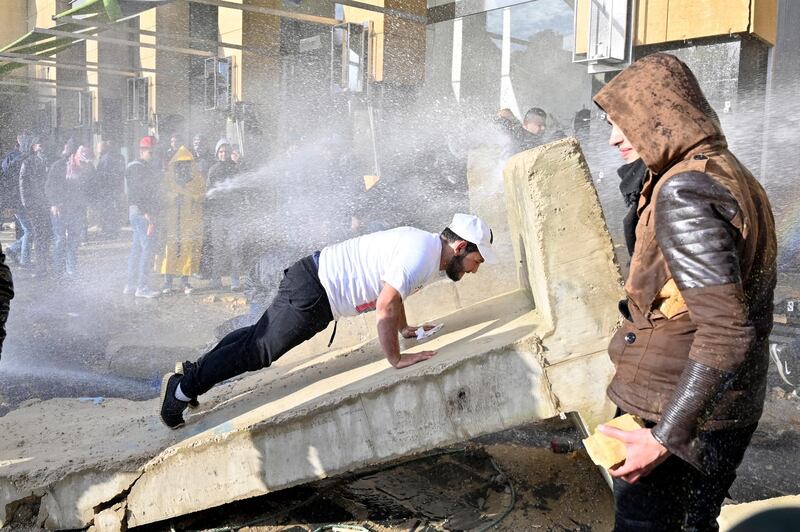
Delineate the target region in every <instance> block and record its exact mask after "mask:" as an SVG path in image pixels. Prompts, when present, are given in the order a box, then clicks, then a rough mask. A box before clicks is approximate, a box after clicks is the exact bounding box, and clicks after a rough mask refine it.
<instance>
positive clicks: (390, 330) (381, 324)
mask: <svg viewBox="0 0 800 532" xmlns="http://www.w3.org/2000/svg"><path fill="white" fill-rule="evenodd" d="M398 321H399V312H398V311H397V310H396V309H392V308H391V307H389V308H387V309H385V310H381V311H379V312H378V340H379V341H380V343H381V348H382V349H383V353H384V354H385V355H386V360H388V361H389V363H390V364H391V365H392V366H397V364H398V363H399V362H400V340H399V339H398V337H397V331H398V328H397V327H398Z"/></svg>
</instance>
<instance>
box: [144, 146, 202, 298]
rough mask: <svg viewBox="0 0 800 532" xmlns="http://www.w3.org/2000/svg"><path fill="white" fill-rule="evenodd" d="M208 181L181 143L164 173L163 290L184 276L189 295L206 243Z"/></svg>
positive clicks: (183, 285) (160, 261)
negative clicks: (178, 277)
mask: <svg viewBox="0 0 800 532" xmlns="http://www.w3.org/2000/svg"><path fill="white" fill-rule="evenodd" d="M205 193H206V184H205V178H203V174H202V173H201V172H200V167H199V166H198V164H197V161H195V160H194V157H193V156H192V152H190V151H189V150H188V149H187V148H186V147H184V146H181V147H180V148H178V151H177V152H176V153H175V155H173V157H172V159H171V160H170V161H169V166H168V168H167V171H166V173H165V175H164V185H163V191H162V198H163V205H162V212H161V216H160V219H161V220H162V221H161V231H162V234H161V242H162V243H163V247H162V248H161V253H159V257H158V261H157V263H156V264H157V266H158V270H159V273H161V274H162V275H163V276H164V286H163V287H162V290H161V291H162V293H164V294H169V293H171V292H172V291H173V287H172V281H173V279H174V277H175V276H180V277H181V287H180V290H182V291H183V292H184V293H185V294H190V293H191V291H192V287H191V285H190V284H189V276H190V275H192V274H195V273H197V272H198V271H199V268H200V248H201V246H202V244H203V203H204V198H205Z"/></svg>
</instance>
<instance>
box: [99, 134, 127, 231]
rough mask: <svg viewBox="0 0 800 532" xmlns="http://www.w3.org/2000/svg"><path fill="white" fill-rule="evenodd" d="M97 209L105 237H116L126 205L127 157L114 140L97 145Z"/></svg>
mask: <svg viewBox="0 0 800 532" xmlns="http://www.w3.org/2000/svg"><path fill="white" fill-rule="evenodd" d="M97 151H98V154H99V156H100V158H99V159H98V161H97V180H96V181H97V194H98V199H99V201H98V202H97V209H98V212H99V213H100V219H99V222H100V228H101V230H102V235H103V237H104V238H116V237H117V235H118V233H119V230H120V226H121V220H122V216H123V213H124V210H125V209H124V207H125V199H124V197H125V159H124V158H123V157H122V154H121V153H120V152H119V150H118V149H117V146H116V145H115V144H114V142H113V141H110V140H104V141H102V142H101V143H99V144H98V145H97Z"/></svg>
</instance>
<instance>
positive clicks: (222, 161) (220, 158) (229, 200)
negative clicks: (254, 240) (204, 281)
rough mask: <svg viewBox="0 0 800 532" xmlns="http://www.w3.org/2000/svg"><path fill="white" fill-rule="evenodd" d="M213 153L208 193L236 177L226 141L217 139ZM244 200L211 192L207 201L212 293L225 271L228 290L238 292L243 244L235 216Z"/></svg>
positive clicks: (228, 194)
mask: <svg viewBox="0 0 800 532" xmlns="http://www.w3.org/2000/svg"><path fill="white" fill-rule="evenodd" d="M215 153H216V156H217V162H216V163H214V165H213V166H212V167H211V168H210V169H209V170H208V179H207V182H208V188H209V190H212V189H213V188H214V187H215V186H217V185H220V184H221V183H223V182H225V181H227V180H228V179H230V178H232V177H233V176H235V175H236V174H238V173H239V167H238V166H237V164H236V163H235V162H233V161H232V160H231V145H230V143H229V142H228V141H227V139H219V141H218V142H217V149H216V152H215ZM244 200H246V196H245V195H244V194H242V193H237V192H229V191H226V192H224V193H216V194H215V193H213V192H212V194H211V195H210V196H209V197H207V198H206V204H205V209H204V213H205V218H206V220H207V221H208V223H209V224H210V233H211V247H210V252H211V287H212V288H213V289H215V290H218V289H220V288H222V280H221V279H222V275H223V272H226V271H227V273H229V274H230V277H231V290H232V291H238V290H240V289H241V285H240V284H239V275H240V274H241V273H242V241H241V232H240V231H239V227H238V224H239V223H240V222H239V220H238V217H237V216H235V213H236V212H237V211H238V210H240V209H241V206H242V204H241V202H242V201H244ZM208 249H209V248H208V247H206V250H208ZM226 266H227V268H226Z"/></svg>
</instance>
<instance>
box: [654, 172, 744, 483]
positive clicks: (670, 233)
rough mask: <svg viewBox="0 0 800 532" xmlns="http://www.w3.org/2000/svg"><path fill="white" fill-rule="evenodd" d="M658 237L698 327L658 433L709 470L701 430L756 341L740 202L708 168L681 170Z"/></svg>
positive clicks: (662, 195) (669, 187)
mask: <svg viewBox="0 0 800 532" xmlns="http://www.w3.org/2000/svg"><path fill="white" fill-rule="evenodd" d="M655 212H656V220H655V222H656V238H657V240H658V244H659V246H660V248H661V251H662V253H663V254H664V257H665V259H666V261H667V265H668V267H669V270H670V273H671V274H672V278H673V279H674V280H675V282H676V284H677V286H678V288H679V289H680V291H681V294H682V295H683V298H684V300H685V301H686V306H687V308H688V310H689V315H690V317H691V319H692V322H693V323H694V324H695V325H696V326H697V330H696V332H695V335H694V339H693V342H692V347H691V349H690V351H689V360H688V362H687V364H686V366H685V367H684V370H683V373H682V375H681V377H680V379H679V381H678V384H677V387H676V389H675V392H674V394H673V396H672V398H671V400H670V401H669V403H668V404H667V405H666V407H665V408H664V410H663V412H662V417H661V421H660V422H659V423H658V424H657V425H656V426H655V427H654V428H653V436H654V437H655V438H656V440H658V441H659V442H660V443H661V444H662V445H664V446H665V447H666V448H667V449H669V450H670V451H671V452H672V453H673V454H676V455H677V456H679V457H680V458H682V459H683V460H685V461H687V462H689V463H690V464H692V465H693V466H695V467H696V468H698V469H700V470H701V471H705V472H708V471H706V467H705V466H704V464H703V457H704V453H703V448H702V443H701V442H700V440H699V438H698V437H697V436H698V431H699V428H700V427H701V426H702V424H703V423H704V422H705V421H706V420H707V419H708V418H709V416H710V415H711V412H712V411H713V409H714V406H715V405H716V403H717V401H718V400H719V398H720V396H721V395H722V393H723V392H724V391H725V389H726V388H727V386H728V385H729V384H730V382H731V381H732V379H733V377H734V375H735V374H736V372H737V370H738V368H739V366H740V365H741V364H742V363H743V362H744V360H745V358H746V356H747V353H748V351H749V349H750V347H751V344H752V343H753V341H754V339H755V329H754V328H753V327H752V326H751V325H750V324H749V323H748V321H747V309H746V304H745V300H744V293H743V290H742V278H741V271H740V266H739V264H740V262H739V253H738V246H739V244H740V242H741V238H742V237H741V235H740V233H739V231H738V229H737V228H736V227H735V226H734V225H733V223H732V222H731V221H732V220H733V219H734V217H735V216H736V215H737V214H738V213H739V205H738V203H737V202H736V200H735V199H734V198H733V196H732V195H731V194H730V192H729V191H728V190H727V189H726V188H725V187H723V186H722V185H720V184H718V183H717V182H715V181H714V180H713V179H712V178H711V177H709V176H708V175H707V174H705V173H701V172H685V173H681V174H677V175H675V176H673V177H672V178H670V179H669V181H667V182H666V183H665V184H664V186H663V187H661V190H660V191H659V193H658V197H657V198H656V209H655Z"/></svg>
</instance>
